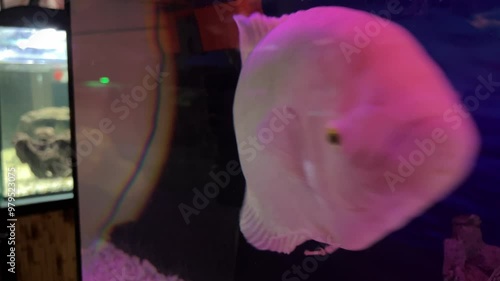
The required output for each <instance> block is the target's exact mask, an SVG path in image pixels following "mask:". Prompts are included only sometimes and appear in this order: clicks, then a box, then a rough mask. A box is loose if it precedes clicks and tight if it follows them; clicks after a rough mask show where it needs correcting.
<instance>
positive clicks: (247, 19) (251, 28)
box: [233, 13, 288, 65]
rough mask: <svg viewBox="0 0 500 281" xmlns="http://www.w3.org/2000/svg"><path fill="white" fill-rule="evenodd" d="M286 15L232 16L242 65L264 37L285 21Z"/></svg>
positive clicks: (257, 14)
mask: <svg viewBox="0 0 500 281" xmlns="http://www.w3.org/2000/svg"><path fill="white" fill-rule="evenodd" d="M287 17H288V15H283V16H281V17H268V16H266V15H263V14H260V13H253V14H251V15H250V16H244V15H234V16H233V19H234V21H235V22H236V25H237V27H238V32H239V43H240V54H241V62H242V65H243V64H245V61H246V59H247V57H248V55H249V54H250V53H251V52H252V51H253V49H255V46H257V44H258V43H259V42H260V41H261V40H262V39H263V38H264V37H266V35H267V34H269V32H271V30H273V29H274V28H275V27H276V26H278V25H279V24H280V23H282V22H283V21H285V20H286V19H287Z"/></svg>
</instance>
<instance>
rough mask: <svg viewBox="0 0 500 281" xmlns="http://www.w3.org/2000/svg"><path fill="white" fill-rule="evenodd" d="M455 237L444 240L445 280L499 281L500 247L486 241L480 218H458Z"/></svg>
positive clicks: (454, 232)
mask: <svg viewBox="0 0 500 281" xmlns="http://www.w3.org/2000/svg"><path fill="white" fill-rule="evenodd" d="M452 225H453V232H452V233H453V234H452V237H451V238H449V239H446V240H445V241H444V263H443V277H444V281H498V280H500V247H497V246H493V245H488V244H486V243H485V242H484V241H483V235H482V231H481V218H480V217H479V216H477V215H464V216H457V217H455V218H454V219H453V221H452Z"/></svg>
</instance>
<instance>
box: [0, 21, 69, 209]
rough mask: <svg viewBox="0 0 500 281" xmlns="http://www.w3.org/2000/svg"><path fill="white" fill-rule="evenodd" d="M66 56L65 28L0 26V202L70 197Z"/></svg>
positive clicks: (37, 200)
mask: <svg viewBox="0 0 500 281" xmlns="http://www.w3.org/2000/svg"><path fill="white" fill-rule="evenodd" d="M67 58H68V54H67V43H66V31H64V30H57V29H53V28H43V29H42V28H40V29H34V28H26V27H2V26H0V91H1V95H0V127H1V133H0V134H1V167H2V179H1V185H0V190H1V192H2V196H3V199H4V200H2V205H3V204H4V203H5V199H6V198H7V197H10V196H12V195H14V196H15V197H16V201H17V203H18V205H19V204H21V202H23V201H19V199H23V198H26V199H27V200H24V202H25V203H24V204H30V203H29V202H33V203H35V202H43V201H51V200H58V199H67V198H71V197H72V196H73V193H72V191H73V183H74V181H73V176H72V161H71V151H72V149H71V130H70V108H69V104H70V103H69V91H68V89H69V88H68V62H67ZM13 181H15V184H12V182H13ZM9 186H11V187H14V186H15V190H14V189H13V188H9ZM45 195H58V197H57V199H55V198H54V199H49V197H47V196H45ZM40 196H43V197H40ZM61 196H62V197H61ZM52 198H53V196H52Z"/></svg>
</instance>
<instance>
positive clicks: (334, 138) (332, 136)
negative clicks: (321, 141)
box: [327, 129, 340, 145]
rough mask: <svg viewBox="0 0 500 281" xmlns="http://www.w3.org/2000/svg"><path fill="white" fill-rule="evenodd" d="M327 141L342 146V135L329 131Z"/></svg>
mask: <svg viewBox="0 0 500 281" xmlns="http://www.w3.org/2000/svg"><path fill="white" fill-rule="evenodd" d="M327 140H328V142H329V143H331V144H335V145H339V144H340V134H339V132H338V131H337V130H335V129H328V130H327Z"/></svg>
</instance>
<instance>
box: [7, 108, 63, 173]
mask: <svg viewBox="0 0 500 281" xmlns="http://www.w3.org/2000/svg"><path fill="white" fill-rule="evenodd" d="M64 109H65V108H62V110H60V111H62V113H65V112H66V113H67V114H66V115H67V116H64V114H63V115H62V116H59V117H60V118H57V117H58V116H57V114H56V115H54V116H55V118H54V117H52V118H50V117H49V118H47V116H44V114H43V113H47V112H52V111H55V112H56V113H57V111H59V109H58V108H45V109H43V110H39V111H32V112H29V113H28V114H26V115H24V116H23V117H21V121H24V122H22V127H24V128H28V130H27V131H26V130H25V131H24V132H17V133H16V136H15V138H14V140H13V143H14V147H15V149H16V155H17V157H19V160H21V162H22V163H27V164H28V165H29V166H30V169H31V171H32V172H33V174H34V175H35V176H36V177H38V178H51V177H69V176H71V174H72V169H71V132H70V130H69V128H66V129H65V130H64V131H63V132H62V133H60V134H56V131H55V128H54V127H56V128H57V127H58V126H57V125H56V124H58V123H60V121H66V122H67V123H68V124H67V125H69V109H68V110H64ZM66 109H67V108H66ZM65 117H66V118H65ZM64 119H65V120H64ZM41 122H44V123H53V124H54V125H56V126H54V127H52V126H41V127H32V126H33V125H32V124H33V123H41ZM66 127H69V126H66ZM30 131H31V132H33V133H32V135H30V134H29V133H30Z"/></svg>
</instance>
